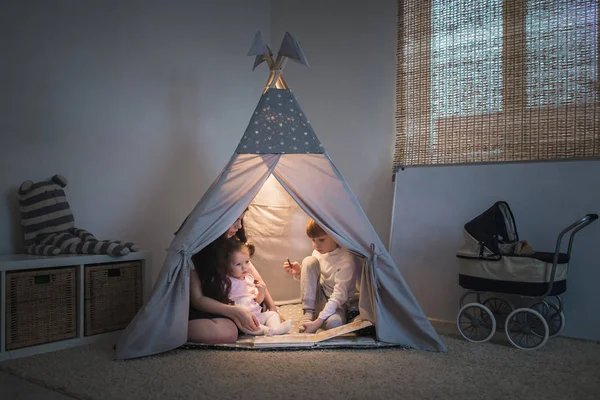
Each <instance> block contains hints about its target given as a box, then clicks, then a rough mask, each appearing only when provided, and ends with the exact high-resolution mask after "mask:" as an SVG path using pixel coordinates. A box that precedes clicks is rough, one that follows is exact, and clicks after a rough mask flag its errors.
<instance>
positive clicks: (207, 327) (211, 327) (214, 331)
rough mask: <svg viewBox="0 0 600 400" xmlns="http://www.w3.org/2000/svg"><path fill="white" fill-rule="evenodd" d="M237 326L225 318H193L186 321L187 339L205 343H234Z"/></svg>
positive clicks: (236, 335)
mask: <svg viewBox="0 0 600 400" xmlns="http://www.w3.org/2000/svg"><path fill="white" fill-rule="evenodd" d="M237 337H238V328H237V326H236V325H235V324H234V323H233V321H232V320H230V319H227V318H215V319H194V320H191V321H189V322H188V341H190V342H194V343H205V344H222V343H235V341H236V340H237Z"/></svg>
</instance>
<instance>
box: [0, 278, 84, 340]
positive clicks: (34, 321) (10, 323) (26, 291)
mask: <svg viewBox="0 0 600 400" xmlns="http://www.w3.org/2000/svg"><path fill="white" fill-rule="evenodd" d="M76 277H77V274H76V269H75V267H67V268H51V269H42V270H29V271H19V272H7V273H6V350H14V349H19V348H22V347H28V346H33V345H37V344H43V343H50V342H55V341H58V340H64V339H71V338H75V337H77V279H76Z"/></svg>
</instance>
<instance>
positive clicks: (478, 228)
mask: <svg viewBox="0 0 600 400" xmlns="http://www.w3.org/2000/svg"><path fill="white" fill-rule="evenodd" d="M596 219H598V214H587V215H586V216H585V217H583V218H581V219H580V220H578V221H576V222H575V223H573V224H571V225H569V226H568V227H566V228H565V229H563V231H562V232H560V234H559V235H558V239H557V241H556V248H555V250H554V252H553V253H546V252H533V249H532V248H531V246H529V244H528V243H527V242H526V241H519V235H518V233H517V227H516V225H515V220H514V217H513V214H512V212H511V210H510V208H509V206H508V204H507V203H506V202H504V201H498V202H496V203H495V204H494V205H493V206H492V207H490V208H489V209H488V210H486V211H485V212H483V213H482V214H481V215H479V216H478V217H476V218H474V219H473V220H471V221H470V222H468V223H467V224H465V226H464V232H463V233H464V244H463V246H462V247H461V248H460V249H459V250H458V251H457V254H456V256H457V257H458V258H459V264H460V267H459V276H458V282H459V285H460V286H461V287H463V288H464V289H468V291H467V292H466V293H465V294H464V295H463V296H462V297H461V299H460V311H459V312H458V316H457V318H456V324H457V326H458V330H459V331H460V333H461V335H462V336H463V337H464V338H465V339H467V340H469V341H471V342H486V341H488V340H490V339H491V338H492V336H493V335H494V333H495V332H496V329H498V330H504V331H505V333H506V336H507V337H508V340H509V341H510V342H511V343H512V344H513V345H514V346H515V347H518V348H520V349H524V350H533V349H537V348H540V347H542V346H543V345H544V344H546V341H547V340H548V338H549V337H553V336H556V335H557V334H558V333H560V331H561V330H562V329H563V327H564V325H565V317H564V314H563V303H562V300H561V298H560V294H562V293H564V292H565V291H566V290H567V267H568V264H569V259H570V257H571V249H572V246H573V238H574V237H575V234H577V232H579V231H580V230H581V229H583V228H585V227H586V226H587V225H589V224H591V223H592V222H593V221H595V220H596ZM570 231H571V234H570V235H569V247H568V250H567V253H561V252H560V245H561V241H562V239H563V236H564V235H565V234H566V233H567V232H570ZM485 292H494V293H504V294H513V295H518V296H520V297H522V298H529V299H530V300H533V301H534V304H532V305H531V306H530V307H529V308H518V309H515V308H514V307H513V305H512V304H511V302H510V301H509V300H508V299H507V298H505V297H502V296H497V295H492V296H490V297H487V298H486V299H485V300H484V301H483V302H482V301H481V300H482V298H481V297H482V295H483V294H485ZM469 295H475V296H476V298H477V302H471V303H467V304H463V303H464V301H465V298H466V297H467V296H469ZM547 297H555V298H556V299H557V302H553V301H550V300H549V299H547Z"/></svg>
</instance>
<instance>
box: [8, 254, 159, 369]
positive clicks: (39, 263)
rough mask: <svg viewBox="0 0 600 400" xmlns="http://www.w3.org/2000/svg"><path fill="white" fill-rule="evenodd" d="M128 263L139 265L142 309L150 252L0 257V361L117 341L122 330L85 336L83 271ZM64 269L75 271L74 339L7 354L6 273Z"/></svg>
mask: <svg viewBox="0 0 600 400" xmlns="http://www.w3.org/2000/svg"><path fill="white" fill-rule="evenodd" d="M129 261H141V279H142V299H143V301H142V307H143V305H144V304H146V302H147V301H148V296H149V294H150V288H151V282H150V279H151V277H150V268H151V258H150V252H149V251H146V250H140V251H136V252H131V253H129V254H128V255H126V256H120V257H111V256H108V255H80V254H59V255H57V256H32V255H27V254H10V255H0V361H3V360H7V359H11V358H20V357H26V356H30V355H34V354H41V353H46V352H50V351H56V350H61V349H66V348H69V347H75V346H81V345H85V344H90V343H95V342H98V341H104V340H111V341H114V340H116V339H117V337H118V336H119V334H120V333H121V332H122V330H119V331H113V332H107V333H101V334H97V335H92V336H85V314H84V313H85V267H86V266H92V265H94V264H104V263H110V264H118V263H122V262H123V263H124V262H129ZM64 267H75V268H76V271H77V275H76V276H77V337H76V338H73V339H67V340H60V341H55V342H51V343H44V344H38V345H33V346H29V347H24V348H20V349H15V350H7V349H6V343H7V337H6V331H7V321H6V314H7V310H6V304H7V302H8V299H7V278H6V273H7V272H9V271H26V270H37V269H46V268H64Z"/></svg>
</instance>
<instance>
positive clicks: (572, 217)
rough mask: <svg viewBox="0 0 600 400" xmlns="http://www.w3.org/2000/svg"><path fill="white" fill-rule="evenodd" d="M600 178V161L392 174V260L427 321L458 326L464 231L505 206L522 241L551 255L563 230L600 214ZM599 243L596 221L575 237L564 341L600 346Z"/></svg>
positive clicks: (599, 227)
mask: <svg viewBox="0 0 600 400" xmlns="http://www.w3.org/2000/svg"><path fill="white" fill-rule="evenodd" d="M599 176H600V161H587V162H584V161H579V162H544V163H521V164H499V165H471V166H443V167H421V168H406V169H405V170H403V171H399V172H398V173H397V175H396V186H395V198H394V214H393V215H394V217H393V221H392V233H391V254H392V257H393V259H394V260H395V261H396V263H397V265H398V267H399V268H400V270H401V272H402V274H403V276H404V278H405V279H406V281H407V283H408V284H409V286H410V288H411V289H412V290H413V292H414V294H415V296H416V297H417V299H418V300H419V302H420V304H421V306H422V307H423V310H424V311H425V313H426V314H427V316H429V317H430V318H437V319H442V320H451V321H455V320H456V314H457V312H458V309H459V307H458V302H459V299H460V296H461V294H462V293H463V290H462V289H461V288H460V286H459V285H458V261H457V259H456V257H455V254H456V250H457V248H458V247H459V246H460V245H461V244H462V240H463V239H462V232H463V225H464V224H465V223H466V222H468V221H469V220H471V219H472V218H474V217H476V216H477V215H478V214H479V213H481V212H482V211H485V210H486V209H487V208H488V207H489V206H491V205H492V204H493V203H494V202H495V201H497V200H506V201H507V202H508V204H509V206H510V207H511V209H512V211H513V214H514V216H515V221H516V225H517V230H518V233H519V236H520V238H521V239H524V240H528V241H529V242H530V243H531V244H532V245H533V248H534V249H536V250H540V251H553V250H554V247H555V242H556V239H557V236H558V234H559V232H560V231H561V230H562V229H563V228H565V227H566V226H568V225H570V224H571V223H572V222H574V221H576V220H577V219H578V218H580V217H582V216H583V215H585V214H586V213H589V212H600V189H599V187H598V182H599V180H598V177H599ZM599 243H600V222H595V223H593V224H592V225H590V226H588V227H586V228H585V229H584V230H582V231H580V232H579V233H578V234H577V236H576V237H575V242H574V245H573V254H572V259H571V263H570V265H569V277H568V281H567V292H566V293H565V294H564V296H563V299H564V300H565V317H566V321H567V323H566V328H565V330H564V331H563V334H564V335H566V336H572V337H578V338H586V339H594V340H600V302H598V295H597V293H598V287H599V285H600V247H599V246H598V244H599ZM563 244H564V246H563V250H564V251H566V245H567V244H568V241H564V240H563ZM517 300H518V299H517Z"/></svg>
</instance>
